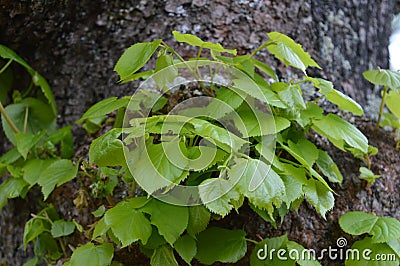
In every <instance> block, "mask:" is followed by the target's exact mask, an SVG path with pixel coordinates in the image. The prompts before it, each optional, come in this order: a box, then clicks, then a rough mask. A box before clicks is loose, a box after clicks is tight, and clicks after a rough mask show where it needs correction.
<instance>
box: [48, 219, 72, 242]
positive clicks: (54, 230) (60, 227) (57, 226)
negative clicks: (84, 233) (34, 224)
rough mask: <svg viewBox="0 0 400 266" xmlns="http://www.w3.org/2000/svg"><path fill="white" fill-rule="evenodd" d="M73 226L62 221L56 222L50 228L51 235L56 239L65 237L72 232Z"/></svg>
mask: <svg viewBox="0 0 400 266" xmlns="http://www.w3.org/2000/svg"><path fill="white" fill-rule="evenodd" d="M74 230H75V224H74V223H73V222H66V221H64V220H57V221H55V222H54V223H53V224H52V226H51V235H52V236H53V237H54V238H56V237H61V236H67V235H70V234H72V233H73V232H74Z"/></svg>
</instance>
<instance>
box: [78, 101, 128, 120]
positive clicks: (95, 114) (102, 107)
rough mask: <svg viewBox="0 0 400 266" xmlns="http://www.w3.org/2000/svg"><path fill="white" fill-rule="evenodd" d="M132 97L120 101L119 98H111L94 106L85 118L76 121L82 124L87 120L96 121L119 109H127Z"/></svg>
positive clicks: (86, 113)
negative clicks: (95, 119)
mask: <svg viewBox="0 0 400 266" xmlns="http://www.w3.org/2000/svg"><path fill="white" fill-rule="evenodd" d="M129 100H130V97H122V98H120V99H118V98H117V97H111V98H107V99H104V100H101V101H100V102H97V103H96V104H94V105H92V106H91V107H90V108H89V110H87V111H86V112H85V113H84V114H83V116H82V117H81V118H80V119H79V120H78V121H76V122H77V123H82V122H84V121H85V120H87V119H94V118H99V117H104V116H105V115H107V114H109V113H111V112H113V111H115V110H118V109H119V108H122V107H126V106H127V105H128V103H129Z"/></svg>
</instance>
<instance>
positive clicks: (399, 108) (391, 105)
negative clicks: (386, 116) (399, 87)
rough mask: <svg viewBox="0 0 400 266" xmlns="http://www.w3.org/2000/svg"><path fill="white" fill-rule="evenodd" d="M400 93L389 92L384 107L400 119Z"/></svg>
mask: <svg viewBox="0 0 400 266" xmlns="http://www.w3.org/2000/svg"><path fill="white" fill-rule="evenodd" d="M399 103H400V92H395V91H393V90H391V91H390V92H389V94H388V95H387V96H386V106H387V108H388V109H389V110H390V112H392V113H393V114H394V115H395V116H397V117H398V118H399V119H400V104H399Z"/></svg>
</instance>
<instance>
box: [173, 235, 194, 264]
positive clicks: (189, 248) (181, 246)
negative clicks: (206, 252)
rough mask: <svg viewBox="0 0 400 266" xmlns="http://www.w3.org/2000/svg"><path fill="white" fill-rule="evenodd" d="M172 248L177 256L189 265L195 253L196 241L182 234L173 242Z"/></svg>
mask: <svg viewBox="0 0 400 266" xmlns="http://www.w3.org/2000/svg"><path fill="white" fill-rule="evenodd" d="M174 248H175V250H176V252H178V254H179V256H181V257H182V259H183V260H184V261H185V262H186V263H187V264H189V265H191V264H190V262H191V261H192V259H193V258H194V256H195V255H196V253H197V246H196V241H195V240H194V239H193V238H192V237H190V236H188V235H184V236H182V237H181V238H179V239H178V240H177V241H176V242H175V243H174Z"/></svg>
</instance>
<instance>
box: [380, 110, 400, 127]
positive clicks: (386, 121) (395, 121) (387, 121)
mask: <svg viewBox="0 0 400 266" xmlns="http://www.w3.org/2000/svg"><path fill="white" fill-rule="evenodd" d="M382 118H383V119H382V120H381V122H380V123H379V126H381V127H386V126H389V127H392V128H400V120H399V118H397V117H396V116H395V115H393V114H391V113H383V114H382Z"/></svg>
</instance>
